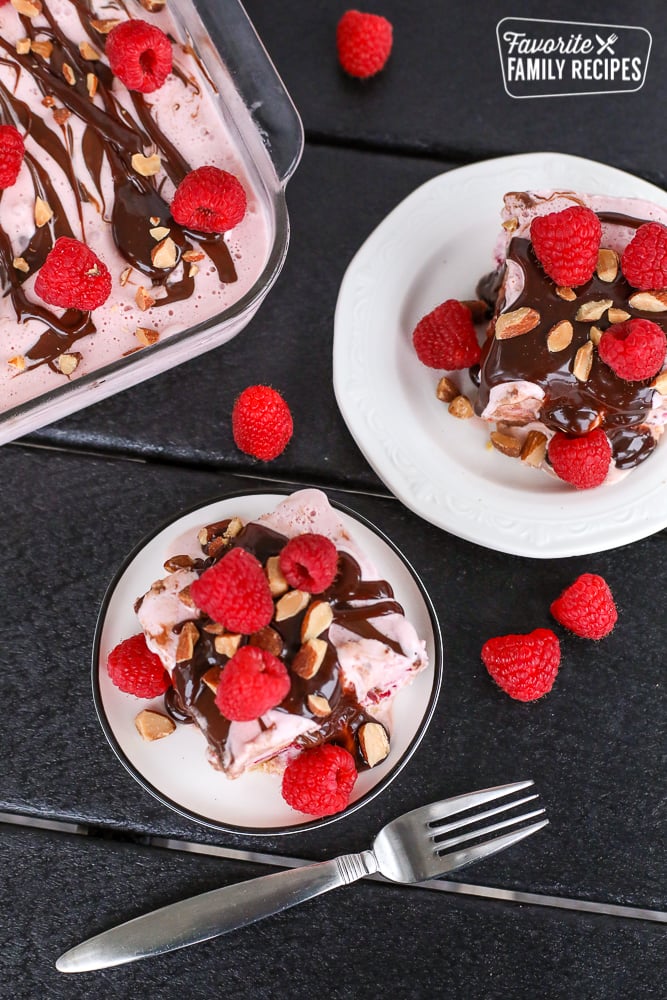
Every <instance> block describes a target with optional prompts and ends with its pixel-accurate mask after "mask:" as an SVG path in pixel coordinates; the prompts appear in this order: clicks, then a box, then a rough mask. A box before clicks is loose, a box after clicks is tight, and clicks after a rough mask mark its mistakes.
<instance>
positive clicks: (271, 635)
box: [248, 625, 285, 656]
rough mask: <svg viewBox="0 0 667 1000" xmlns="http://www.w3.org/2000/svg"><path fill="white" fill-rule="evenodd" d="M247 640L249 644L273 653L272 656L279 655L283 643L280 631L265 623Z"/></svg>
mask: <svg viewBox="0 0 667 1000" xmlns="http://www.w3.org/2000/svg"><path fill="white" fill-rule="evenodd" d="M248 642H249V643H250V645H251V646H258V647H259V649H265V650H266V651H267V653H273V655H274V656H281V655H282V651H283V649H284V645H285V644H284V643H283V637H282V636H281V634H280V632H278V631H277V630H276V629H275V628H271V626H270V625H265V626H264V628H261V629H260V630H259V632H253V634H252V635H251V636H250V639H249V640H248Z"/></svg>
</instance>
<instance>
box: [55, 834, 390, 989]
mask: <svg viewBox="0 0 667 1000" xmlns="http://www.w3.org/2000/svg"><path fill="white" fill-rule="evenodd" d="M377 870H378V865H377V861H376V859H375V855H374V854H373V852H372V851H364V852H363V853H361V854H345V855H342V856H341V857H339V858H334V859H333V860H331V861H323V862H321V863H319V864H314V865H307V866H306V867H303V868H293V869H290V870H288V871H283V872H277V873H276V874H274V875H263V876H261V877H260V878H255V879H250V880H249V881H247V882H238V883H236V884H234V885H227V886H224V887H223V888H221V889H213V890H212V891H211V892H205V893H203V894H202V895H200V896H194V897H192V898H191V899H184V900H181V901H180V902H178V903H171V904H170V905H169V906H164V907H162V908H161V909H159V910H154V911H153V912H152V913H146V914H144V915H143V916H141V917H136V918H135V919H134V920H129V921H128V922H127V923H124V924H120V926H118V927H113V928H111V930H108V931H104V932H103V933H102V934H98V935H96V936H95V937H92V938H89V939H88V940H87V941H84V942H83V943H82V944H79V945H76V947H74V948H72V949H70V951H67V952H65V954H64V955H61V956H60V958H59V959H58V961H57V962H56V968H57V969H58V970H59V971H60V972H90V971H92V970H94V969H107V968H110V967H111V966H115V965H124V964H125V963H127V962H134V961H137V959H140V958H148V957H150V956H151V955H161V954H164V952H167V951H175V950H176V949H177V948H185V947H186V946H187V945H191V944H197V943H198V942H199V941H207V940H209V939H210V938H213V937H217V936H218V935H219V934H226V933H227V932H228V931H233V930H236V929H237V928H239V927H245V926H246V925H247V924H252V923H254V922H255V921H256V920H261V919H262V918H263V917H269V916H271V915H272V914H274V913H281V912H282V911H283V910H286V909H288V908H289V907H291V906H297V905H298V904H299V903H303V902H305V901H306V900H308V899H313V898H314V897H315V896H320V895H322V893H325V892H329V890H330V889H336V888H338V887H339V886H342V885H349V884H350V883H351V882H356V881H357V879H360V878H363V877H364V875H372V874H373V873H374V872H376V871H377Z"/></svg>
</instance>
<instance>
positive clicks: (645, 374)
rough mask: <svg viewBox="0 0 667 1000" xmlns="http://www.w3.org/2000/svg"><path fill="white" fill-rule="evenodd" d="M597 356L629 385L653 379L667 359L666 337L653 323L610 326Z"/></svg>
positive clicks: (632, 321) (640, 321) (648, 321)
mask: <svg viewBox="0 0 667 1000" xmlns="http://www.w3.org/2000/svg"><path fill="white" fill-rule="evenodd" d="M598 354H599V355H600V357H601V358H602V360H603V361H604V363H605V364H606V365H609V367H610V368H611V370H612V371H613V372H615V374H616V375H618V377H619V378H622V379H625V380H626V381H627V382H641V381H642V379H645V378H653V376H654V375H657V374H658V372H659V371H660V370H661V369H662V366H663V364H664V363H665V355H667V337H665V334H664V332H663V331H662V330H661V329H660V327H659V326H658V324H657V323H653V322H652V320H650V319H629V320H627V322H625V323H614V324H613V326H608V327H607V329H606V330H605V331H604V333H603V334H602V337H601V338H600V343H599V344H598Z"/></svg>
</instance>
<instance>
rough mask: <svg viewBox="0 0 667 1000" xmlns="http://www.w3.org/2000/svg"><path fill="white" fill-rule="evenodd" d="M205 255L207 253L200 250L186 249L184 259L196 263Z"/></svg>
mask: <svg viewBox="0 0 667 1000" xmlns="http://www.w3.org/2000/svg"><path fill="white" fill-rule="evenodd" d="M159 221H160V220H159V219H158V222H159ZM205 256H206V254H205V253H201V252H200V251H199V250H186V251H185V253H184V254H183V260H186V261H187V262H188V264H194V263H197V262H198V261H200V260H203V259H204V257H205Z"/></svg>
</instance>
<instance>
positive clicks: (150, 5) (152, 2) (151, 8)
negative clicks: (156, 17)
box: [141, 0, 167, 14]
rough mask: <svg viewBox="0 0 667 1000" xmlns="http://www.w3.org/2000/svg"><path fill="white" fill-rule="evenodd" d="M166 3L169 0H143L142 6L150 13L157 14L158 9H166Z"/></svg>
mask: <svg viewBox="0 0 667 1000" xmlns="http://www.w3.org/2000/svg"><path fill="white" fill-rule="evenodd" d="M166 3H167V0H141V6H142V7H143V8H144V10H147V11H148V13H149V14H157V12H158V11H160V10H164V8H165V5H166Z"/></svg>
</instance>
